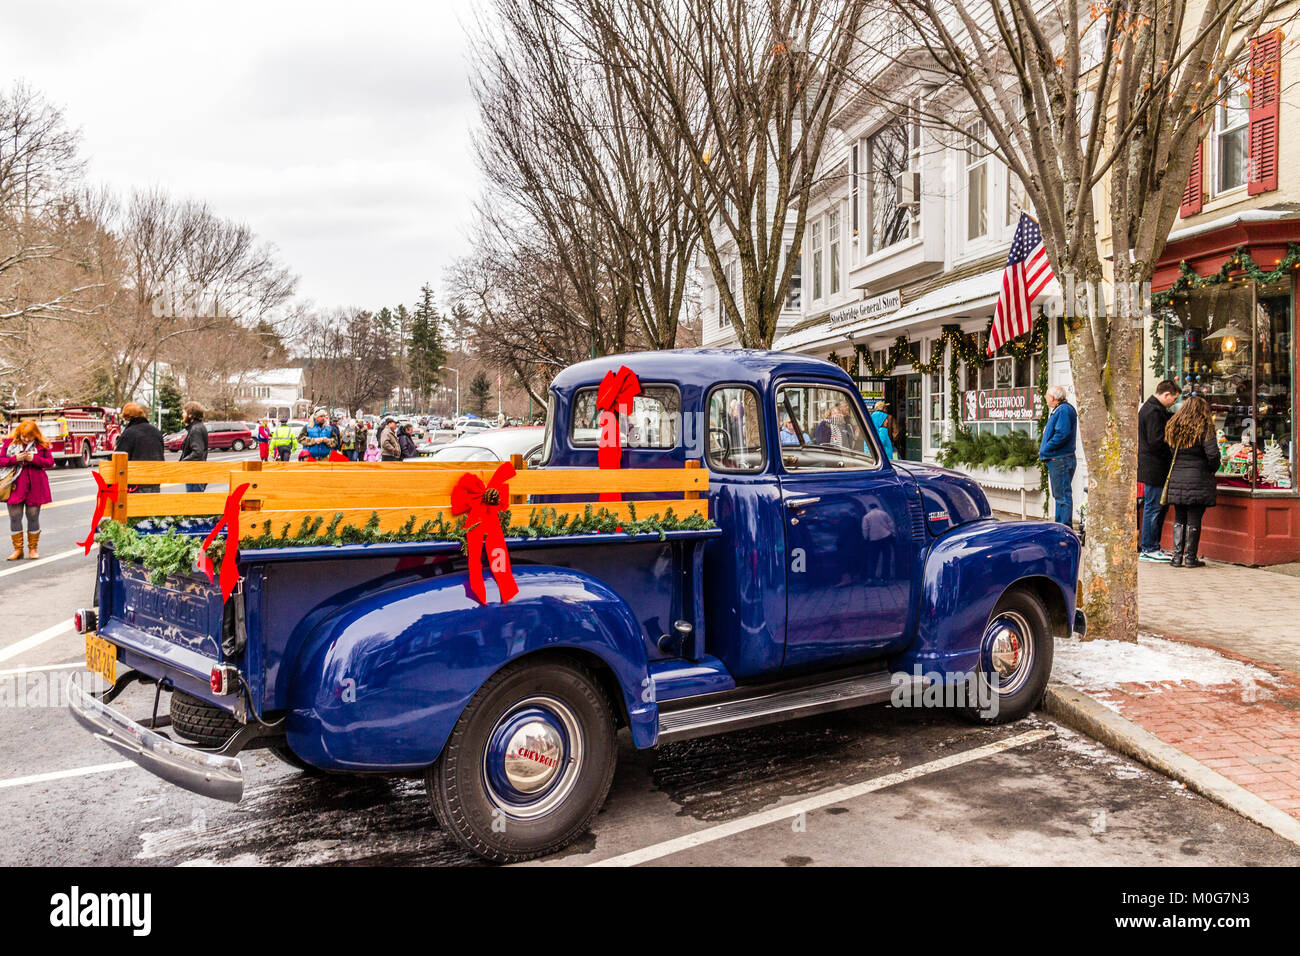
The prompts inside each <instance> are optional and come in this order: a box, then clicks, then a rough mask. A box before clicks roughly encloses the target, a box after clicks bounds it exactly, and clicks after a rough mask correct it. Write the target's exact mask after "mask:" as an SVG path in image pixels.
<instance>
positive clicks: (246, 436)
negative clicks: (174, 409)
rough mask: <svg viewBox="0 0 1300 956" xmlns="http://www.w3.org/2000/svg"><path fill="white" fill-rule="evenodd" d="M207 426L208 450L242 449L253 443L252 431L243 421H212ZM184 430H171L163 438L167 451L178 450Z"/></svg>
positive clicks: (183, 439) (183, 436)
mask: <svg viewBox="0 0 1300 956" xmlns="http://www.w3.org/2000/svg"><path fill="white" fill-rule="evenodd" d="M205 424H206V425H207V426H208V451H243V450H244V449H245V448H248V447H250V446H251V445H252V444H253V441H254V439H253V432H252V431H251V430H250V429H249V427H248V425H247V424H246V423H244V422H227V421H213V422H206V423H205ZM183 441H185V432H184V431H183V430H182V431H178V432H172V433H171V434H170V435H168V436H166V438H164V439H163V444H164V446H165V447H166V448H167V450H168V451H180V450H181V443H182V442H183Z"/></svg>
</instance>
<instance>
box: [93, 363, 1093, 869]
mask: <svg viewBox="0 0 1300 956" xmlns="http://www.w3.org/2000/svg"><path fill="white" fill-rule="evenodd" d="M620 366H626V367H628V368H630V369H633V370H634V371H635V374H636V377H637V380H638V385H639V389H638V391H639V394H636V395H635V397H634V398H632V399H631V400H630V401H629V402H628V403H627V404H626V405H624V406H622V407H620V408H619V409H618V411H617V414H618V419H617V421H618V430H619V441H620V444H621V445H622V449H621V451H619V452H617V453H616V454H617V455H619V456H621V460H622V463H623V465H622V466H623V467H625V468H670V467H676V468H682V467H683V466H685V465H686V464H687V463H688V462H696V463H699V464H700V465H701V466H702V467H703V468H705V469H707V475H708V486H707V487H708V490H707V501H708V510H709V514H710V517H711V519H712V521H711V523H710V524H711V525H712V526H706V527H703V528H698V529H695V530H674V531H667V532H664V533H662V534H636V535H620V534H603V535H564V536H559V537H551V538H539V539H536V540H528V539H523V538H520V539H517V540H511V541H510V542H509V549H510V554H511V560H512V562H513V566H514V580H515V583H516V585H517V586H518V589H519V592H518V594H517V595H516V596H514V597H513V598H512V599H510V600H509V601H508V602H505V603H502V602H501V601H499V600H496V599H495V595H496V590H495V588H496V585H495V584H494V583H493V582H492V580H491V579H489V580H488V582H487V588H488V592H489V600H488V601H487V603H486V604H483V603H480V602H479V601H476V600H474V599H473V598H472V597H471V596H470V595H469V594H468V593H467V588H466V577H467V573H468V569H467V566H466V560H467V559H466V556H465V555H464V554H463V553H462V552H461V550H460V547H459V545H458V544H456V543H454V542H445V541H432V542H430V541H424V542H418V541H417V542H406V543H388V544H365V545H343V546H339V545H337V544H334V545H329V546H306V547H303V546H298V547H278V548H277V547H269V548H266V547H264V548H260V549H244V550H242V551H241V552H240V553H239V558H238V561H239V564H238V570H239V576H240V580H239V586H238V588H237V589H236V590H235V593H234V594H233V595H231V599H230V600H229V601H225V602H223V600H222V595H221V593H220V592H219V590H218V589H217V588H216V587H215V586H213V585H212V584H210V583H209V581H208V580H206V579H204V578H203V577H202V576H200V575H193V576H191V577H185V576H173V577H169V578H168V579H167V581H166V583H165V584H162V585H158V584H154V583H151V581H150V579H149V577H148V575H147V574H146V573H145V572H144V570H143V569H142V568H140V567H139V566H135V565H133V564H132V563H131V562H128V561H119V560H118V559H117V558H116V557H115V555H114V553H113V550H112V548H111V547H110V546H107V545H105V546H103V547H101V549H100V553H99V558H98V584H97V602H96V607H95V608H93V609H87V610H86V611H84V612H82V613H81V614H80V615H79V623H80V626H81V628H82V630H83V631H85V632H87V637H88V655H89V654H104V653H107V654H108V655H109V656H110V657H112V658H113V660H112V661H111V662H110V663H111V664H112V669H111V672H113V673H115V674H121V676H119V677H116V680H115V683H114V685H113V686H112V688H110V689H109V691H108V692H107V693H106V694H99V695H92V694H90V693H89V692H87V691H85V690H83V689H81V688H79V687H78V686H76V685H75V684H74V685H73V686H72V687H71V688H70V697H71V701H72V711H73V714H74V716H75V717H76V718H77V720H78V721H79V722H80V723H82V724H83V725H85V726H86V727H88V728H89V729H91V730H92V731H93V732H94V733H95V734H96V735H98V736H99V737H100V739H102V740H103V742H104V743H106V744H108V745H109V746H111V747H113V748H115V749H116V750H118V751H119V752H121V753H123V754H125V755H126V756H127V757H130V758H131V759H132V760H135V761H136V762H137V763H139V764H140V765H141V766H143V767H145V768H146V769H149V770H151V771H152V772H154V773H156V774H157V775H159V776H161V777H163V778H165V779H167V780H169V781H171V782H172V783H175V784H177V785H179V786H182V787H185V788H187V789H190V790H193V791H196V792H198V793H202V794H207V795H209V796H212V797H216V798H220V799H226V800H239V799H240V797H241V796H242V792H243V774H242V768H241V765H240V762H239V760H238V759H237V757H236V756H235V755H236V754H237V753H238V752H240V751H241V750H243V749H248V748H252V747H269V748H270V749H271V750H272V751H273V752H274V753H275V754H277V755H278V756H279V757H281V758H282V759H284V760H285V761H288V762H289V763H291V764H293V765H294V766H296V767H299V768H301V769H302V770H304V771H307V772H310V773H386V774H409V773H416V772H418V773H423V774H424V776H425V778H426V781H427V784H428V792H429V797H430V800H431V803H432V809H433V813H434V815H435V816H436V818H437V820H438V822H439V823H440V824H441V826H442V827H443V828H444V829H445V830H446V831H447V832H448V833H450V834H451V835H453V836H454V837H455V838H456V839H457V840H458V841H460V843H462V844H463V845H464V846H465V847H467V848H468V849H469V850H471V851H473V852H474V853H477V854H479V855H481V856H483V857H485V858H488V859H491V860H496V861H518V860H524V859H528V858H531V857H535V856H539V855H542V854H546V853H550V852H553V851H555V850H558V849H559V848H561V847H563V846H565V845H566V844H567V843H569V842H570V841H572V840H573V839H575V838H576V837H578V836H579V835H580V834H582V833H583V832H584V831H585V830H586V829H587V828H588V827H589V826H590V824H591V822H592V819H593V818H594V816H595V814H596V813H597V812H598V811H599V809H600V807H601V805H602V803H603V801H604V799H605V797H606V794H607V792H608V790H609V787H610V782H611V779H612V777H613V773H614V763H615V754H616V733H617V731H618V729H619V728H626V729H627V731H628V734H629V736H630V740H631V743H632V745H633V746H635V747H638V748H646V747H654V746H656V745H658V744H663V743H667V742H672V741H680V740H684V739H687V738H690V737H695V736H700V735H704V734H717V733H726V732H728V731H732V730H735V729H738V728H745V727H752V726H755V725H758V724H763V723H770V722H775V721H782V720H788V719H792V718H798V717H803V716H807V715H811V714H818V713H824V712H828V711H833V710H838V709H843V708H849V707H857V706H860V705H865V704H873V703H877V704H878V703H885V702H890V701H892V702H893V703H895V704H898V703H908V702H909V701H911V702H913V703H915V702H917V701H920V700H922V699H923V695H924V694H925V693H926V692H931V693H932V696H931V698H930V699H932V700H943V701H946V702H948V703H950V704H955V706H957V707H958V708H959V709H961V710H962V711H963V712H965V713H967V714H969V715H970V716H971V717H972V718H973V719H976V720H983V721H1007V720H1014V719H1017V718H1019V717H1021V716H1023V715H1024V714H1025V713H1027V712H1028V711H1029V710H1030V709H1031V708H1032V707H1034V706H1035V705H1036V704H1037V703H1038V701H1039V700H1040V698H1041V697H1042V695H1043V692H1044V689H1045V687H1046V685H1047V681H1048V676H1049V672H1050V670H1051V663H1052V649H1053V638H1054V637H1055V636H1063V635H1066V634H1068V633H1069V632H1070V631H1071V630H1072V629H1074V630H1079V629H1081V628H1082V627H1083V626H1084V624H1083V622H1082V620H1081V615H1080V614H1078V613H1077V612H1076V609H1075V590H1076V579H1077V572H1078V564H1079V542H1078V540H1077V538H1076V537H1075V535H1074V533H1073V532H1072V531H1071V530H1070V529H1069V528H1067V527H1064V526H1062V525H1059V524H1052V523H1047V522H1023V521H1021V522H1016V521H1012V522H1008V521H999V520H996V519H994V518H993V517H992V516H991V514H990V510H989V506H988V502H987V500H986V498H985V496H984V495H983V493H982V492H981V491H980V489H979V487H978V486H977V485H976V483H975V482H974V481H972V480H971V479H970V478H968V477H966V476H963V475H961V474H959V473H956V472H953V471H947V470H943V469H940V468H936V467H931V466H928V465H920V464H911V463H903V462H898V461H889V460H887V459H886V458H885V456H884V455H883V454H882V451H881V446H880V442H879V439H878V437H877V435H876V433H875V430H874V429H873V428H872V427H870V426H869V418H868V416H867V413H866V411H865V410H864V408H863V405H862V401H861V398H860V396H859V394H858V393H857V391H856V390H855V388H854V383H853V381H852V380H851V379H850V378H849V377H848V375H846V374H845V373H844V372H843V371H842V370H841V369H840V368H838V367H837V366H835V365H833V364H830V363H828V362H823V361H819V360H815V359H811V358H806V357H801V356H794V355H789V354H783V353H770V352H759V351H720V350H685V351H674V352H652V353H638V354H630V355H623V356H614V357H610V358H604V359H596V360H592V361H589V362H583V363H581V364H578V365H575V366H572V367H571V368H568V369H567V370H565V371H563V372H562V373H561V374H559V375H558V376H557V377H556V378H555V381H554V383H553V384H552V386H551V389H550V407H549V413H548V415H547V423H548V424H547V433H546V440H545V444H544V451H543V453H542V454H543V458H542V461H541V463H540V466H539V467H541V468H543V469H556V468H566V469H574V468H596V467H597V465H598V461H599V456H600V455H601V454H602V453H606V454H607V453H608V452H607V451H605V450H604V449H601V448H599V447H598V445H599V444H600V441H599V422H600V415H599V410H598V408H597V405H596V400H597V395H598V391H599V389H600V388H601V385H602V381H603V380H604V379H605V378H606V376H607V375H608V374H609V373H610V372H611V370H612V369H615V368H619V367H620ZM642 497H643V498H645V499H653V497H654V496H653V495H644V496H642ZM647 507H648V505H647ZM92 641H93V648H94V649H93V650H90V649H89V648H91V646H92V644H91V642H92ZM105 648H107V651H105ZM98 669H99V670H101V671H103V666H102V662H101V663H100V666H99V667H98ZM132 680H140V681H144V682H146V683H152V684H155V685H156V686H157V689H158V690H159V691H161V690H168V691H170V692H171V698H170V714H169V715H163V716H161V717H160V716H159V715H158V713H157V709H158V703H157V700H158V695H157V694H156V695H155V704H154V708H155V710H154V715H153V716H152V717H148V718H144V719H142V720H139V721H135V720H131V719H129V718H128V717H126V716H124V715H123V714H121V713H120V712H119V711H117V710H115V709H114V708H112V707H110V706H109V704H110V703H111V701H112V698H113V697H114V696H115V695H116V694H117V693H118V692H120V691H121V690H122V689H123V687H124V686H125V685H126V684H128V683H129V682H131V681H132ZM936 688H941V689H942V690H943V691H944V693H943V694H939V695H933V691H935V689H936ZM963 689H965V690H966V691H967V693H966V694H964V695H963V694H960V693H958V694H955V695H950V694H949V691H954V690H955V691H961V690H963ZM168 724H169V725H170V730H171V732H170V733H168V732H167V731H164V730H162V729H161V728H162V727H165V726H167V725H168ZM181 738H185V739H184V740H182V739H181Z"/></svg>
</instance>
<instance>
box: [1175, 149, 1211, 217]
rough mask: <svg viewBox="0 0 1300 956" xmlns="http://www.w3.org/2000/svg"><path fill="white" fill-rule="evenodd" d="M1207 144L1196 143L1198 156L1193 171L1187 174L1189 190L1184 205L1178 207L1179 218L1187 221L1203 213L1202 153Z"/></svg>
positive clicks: (1185, 190)
mask: <svg viewBox="0 0 1300 956" xmlns="http://www.w3.org/2000/svg"><path fill="white" fill-rule="evenodd" d="M1204 149H1205V144H1204V143H1202V142H1200V141H1199V140H1198V141H1197V143H1196V155H1195V156H1194V157H1192V169H1191V172H1189V173H1188V174H1187V188H1186V189H1184V190H1183V204H1182V205H1181V206H1179V207H1178V216H1179V218H1181V219H1186V218H1187V217H1188V216H1195V215H1196V214H1197V213H1198V212H1200V211H1201V153H1202V152H1204Z"/></svg>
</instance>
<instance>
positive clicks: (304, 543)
mask: <svg viewBox="0 0 1300 956" xmlns="http://www.w3.org/2000/svg"><path fill="white" fill-rule="evenodd" d="M628 512H629V513H628V515H627V517H623V516H621V515H618V514H615V513H614V512H612V511H610V510H609V509H608V508H604V507H600V508H597V507H594V506H593V505H590V504H589V505H587V506H586V508H585V509H584V510H583V512H582V513H581V514H577V515H572V514H560V513H559V512H558V511H557V510H556V509H555V508H537V509H535V510H534V511H533V513H532V515H530V516H529V519H528V521H527V523H525V524H513V523H512V522H511V514H510V512H509V511H501V512H499V513H498V517H499V520H500V521H501V530H502V532H503V533H504V534H505V536H506V538H507V539H511V538H514V539H523V540H530V539H536V538H554V537H558V536H560V535H581V534H591V535H595V534H624V535H627V536H629V537H630V536H633V535H638V534H658V536H659V540H660V541H663V540H664V539H665V538H666V536H667V533H668V532H669V531H704V530H707V529H710V528H716V527H717V525H716V524H715V523H714V522H713V521H712V520H710V519H708V518H705V517H704V516H703V515H699V514H689V515H686V516H684V517H679V516H678V515H677V514H676V513H675V512H674V511H673V509H672V507H671V506H669V507H668V508H667V509H666V510H665V511H664V512H663V513H662V514H655V515H652V516H650V517H648V518H638V517H637V516H636V505H635V503H633V502H628ZM218 517H219V516H217V515H212V516H211V517H207V518H204V517H191V518H185V519H176V518H146V519H141V520H139V521H135V522H132V523H131V526H130V527H128V526H127V525H124V524H122V523H121V522H118V521H112V520H108V521H104V522H102V523H101V524H100V526H99V531H98V533H97V534H96V536H95V540H96V541H98V542H99V543H100V544H105V543H109V544H112V545H113V549H114V552H115V553H116V554H117V556H118V558H119V559H122V560H131V561H139V562H141V563H142V564H143V565H144V567H145V568H146V570H148V571H150V580H151V581H152V582H153V583H154V584H162V583H163V581H164V580H165V579H166V577H167V575H169V574H182V575H184V574H188V573H189V572H190V571H191V570H193V568H194V566H195V562H196V561H197V560H198V556H199V550H200V545H201V543H202V537H203V536H204V535H206V534H207V532H208V530H209V529H211V527H212V525H213V524H214V523H215V522H216V521H217V520H218ZM259 528H260V529H261V531H260V533H258V529H259ZM467 530H468V529H467V527H466V524H465V518H464V517H463V516H462V517H460V518H457V519H456V520H455V521H454V522H449V521H447V520H446V518H445V517H444V516H443V515H441V514H440V515H438V517H437V518H436V519H435V518H430V519H427V520H426V521H424V522H423V523H421V524H420V525H419V526H418V527H417V525H416V517H415V515H411V517H410V518H409V519H408V520H407V522H406V524H404V525H402V527H400V528H398V529H397V530H395V531H380V530H379V514H378V513H377V512H371V515H370V520H369V521H367V522H366V523H365V524H364V525H361V526H360V527H358V526H357V525H354V524H343V514H342V512H335V514H334V516H333V518H332V519H331V520H330V521H329V523H328V524H327V523H326V521H325V516H324V515H317V516H315V517H314V518H310V517H304V518H303V519H302V521H301V522H300V523H299V525H298V527H297V528H291V526H290V524H289V523H288V522H285V523H284V525H282V526H281V528H280V530H279V533H276V531H275V529H274V528H273V527H272V523H271V522H270V521H269V520H268V521H263V522H254V523H253V524H252V525H251V526H250V528H249V533H247V534H244V535H241V536H240V539H239V547H240V549H241V550H251V549H260V548H301V547H310V546H321V545H333V546H338V547H341V546H343V545H345V544H395V543H404V542H422V541H456V542H458V543H459V544H460V549H461V552H462V553H464V552H465V550H466V543H465V542H466V532H467ZM207 553H208V558H209V559H210V560H211V561H212V562H213V564H214V565H215V564H219V563H220V562H221V558H222V555H223V554H224V553H225V539H224V538H218V539H217V540H216V541H214V542H213V543H212V545H211V546H209V548H208V552H207Z"/></svg>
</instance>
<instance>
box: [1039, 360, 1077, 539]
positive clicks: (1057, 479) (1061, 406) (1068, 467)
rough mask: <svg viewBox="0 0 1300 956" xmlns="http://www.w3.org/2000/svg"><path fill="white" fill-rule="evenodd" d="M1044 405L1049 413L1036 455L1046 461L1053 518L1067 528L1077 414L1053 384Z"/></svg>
mask: <svg viewBox="0 0 1300 956" xmlns="http://www.w3.org/2000/svg"><path fill="white" fill-rule="evenodd" d="M1047 407H1048V408H1049V409H1051V414H1050V415H1048V417H1047V424H1046V425H1044V426H1043V440H1042V442H1041V443H1040V444H1039V446H1038V457H1039V458H1041V459H1042V460H1043V461H1044V462H1046V463H1047V480H1048V483H1049V484H1050V485H1051V488H1052V497H1053V498H1054V499H1056V520H1057V521H1059V522H1060V523H1061V524H1063V525H1065V526H1066V527H1067V528H1071V527H1073V526H1074V524H1073V519H1074V490H1073V489H1074V469H1075V466H1076V462H1075V457H1074V447H1075V433H1076V432H1077V431H1078V428H1079V416H1078V415H1077V414H1076V413H1075V411H1074V406H1073V405H1071V404H1070V403H1069V402H1067V401H1066V400H1065V389H1064V388H1062V387H1061V386H1060V385H1053V386H1052V387H1051V388H1049V389H1048V390H1047Z"/></svg>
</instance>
